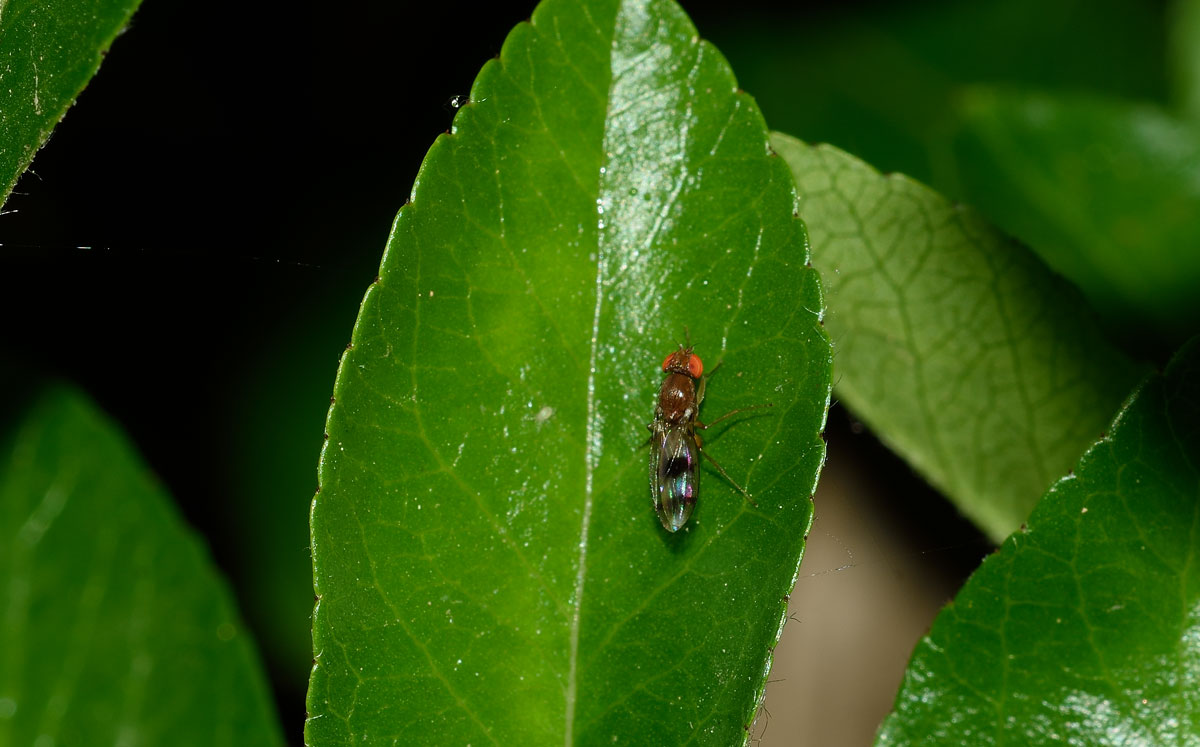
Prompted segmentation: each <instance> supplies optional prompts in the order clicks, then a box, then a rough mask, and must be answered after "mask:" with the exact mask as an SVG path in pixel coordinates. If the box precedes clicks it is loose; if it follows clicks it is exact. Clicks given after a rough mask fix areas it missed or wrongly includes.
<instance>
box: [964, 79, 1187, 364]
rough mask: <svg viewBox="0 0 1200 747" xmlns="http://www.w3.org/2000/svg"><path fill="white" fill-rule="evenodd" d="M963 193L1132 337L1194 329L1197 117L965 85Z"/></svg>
mask: <svg viewBox="0 0 1200 747" xmlns="http://www.w3.org/2000/svg"><path fill="white" fill-rule="evenodd" d="M961 114H962V122H961V127H962V131H961V132H960V134H959V137H958V142H957V149H958V152H959V154H960V158H959V163H960V169H961V174H960V176H961V179H962V186H963V189H964V192H965V194H966V195H968V197H969V198H970V199H971V200H972V202H974V203H975V204H977V205H978V206H979V207H980V208H981V209H982V210H984V211H985V212H986V213H988V214H989V215H990V216H991V217H992V218H993V219H994V220H995V221H996V222H997V223H998V224H999V225H1000V226H1002V227H1003V228H1004V229H1005V230H1007V231H1008V232H1010V233H1011V234H1012V235H1014V236H1016V237H1017V238H1019V239H1021V240H1022V241H1025V242H1027V243H1028V244H1029V245H1030V246H1031V247H1032V248H1033V249H1035V250H1036V251H1037V252H1038V253H1039V254H1041V256H1042V257H1043V258H1044V259H1045V260H1046V262H1047V263H1048V264H1049V265H1050V266H1051V267H1053V268H1054V269H1056V270H1058V271H1059V272H1061V273H1062V274H1064V275H1065V276H1067V278H1069V279H1070V280H1072V281H1073V282H1075V283H1076V284H1077V285H1078V286H1079V287H1080V288H1081V289H1082V290H1083V291H1084V293H1085V294H1087V295H1088V297H1089V298H1090V299H1091V300H1092V302H1093V304H1094V305H1095V306H1096V307H1097V309H1099V310H1101V311H1102V312H1103V313H1104V314H1105V315H1106V316H1109V317H1111V318H1113V319H1115V320H1123V321H1124V323H1125V324H1126V327H1127V328H1133V329H1136V333H1137V334H1138V335H1140V336H1145V335H1147V334H1151V335H1153V334H1155V330H1156V329H1157V336H1158V337H1159V338H1161V339H1163V340H1165V341H1168V342H1170V341H1179V340H1182V339H1186V337H1187V336H1188V335H1190V334H1191V333H1192V332H1194V331H1196V330H1197V328H1198V327H1200V295H1198V294H1197V293H1196V288H1197V287H1200V251H1197V248H1198V247H1200V220H1197V219H1196V216H1197V215H1200V178H1197V176H1196V165H1197V164H1198V163H1200V124H1196V123H1189V122H1184V121H1182V120H1178V119H1175V118H1173V117H1171V116H1170V115H1168V114H1166V113H1165V112H1163V111H1161V110H1159V109H1158V108H1156V107H1153V106H1150V105H1144V104H1129V103H1123V102H1117V101H1106V100H1101V99H1090V98H1084V97H1072V98H1067V97H1053V96H1048V95H1042V94H1034V93H1016V92H1001V91H992V90H987V89H975V90H973V91H972V92H971V93H970V95H967V96H965V97H964V99H963V104H962V109H961Z"/></svg>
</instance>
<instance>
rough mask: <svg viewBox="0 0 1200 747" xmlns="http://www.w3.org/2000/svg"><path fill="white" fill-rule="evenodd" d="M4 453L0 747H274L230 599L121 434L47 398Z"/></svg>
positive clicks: (68, 401) (268, 713)
mask: <svg viewBox="0 0 1200 747" xmlns="http://www.w3.org/2000/svg"><path fill="white" fill-rule="evenodd" d="M0 453H2V454H3V467H2V470H3V471H2V473H0V590H2V591H0V608H2V609H3V612H4V616H3V622H2V623H0V635H2V639H0V650H2V651H3V652H4V654H3V656H0V744H6V745H8V744H12V745H18V744H30V745H41V744H47V745H51V744H102V743H107V744H173V745H176V744H195V745H202V744H232V743H235V742H236V743H237V744H247V745H257V744H281V743H282V741H283V740H282V736H281V734H280V732H279V727H278V724H277V722H276V719H275V715H274V713H273V707H272V706H271V704H270V697H269V695H268V692H267V687H266V684H265V682H264V678H263V675H262V672H261V670H260V667H259V663H258V661H257V657H256V655H255V653H254V650H253V646H252V645H251V642H250V641H249V640H248V639H247V638H246V635H245V633H244V632H243V629H242V624H241V621H240V620H239V619H238V617H237V613H236V611H235V610H234V607H233V604H232V603H231V601H230V594H229V592H228V590H227V589H226V588H225V585H224V584H223V583H222V582H221V580H220V579H219V577H218V576H217V574H216V572H215V571H214V569H213V567H212V563H211V561H210V560H209V558H208V557H207V555H206V553H205V551H204V549H203V547H202V546H201V545H200V543H199V542H198V541H197V540H196V539H195V538H194V537H193V536H192V535H191V533H190V532H189V531H188V530H187V529H186V528H185V527H184V526H183V524H182V522H181V521H180V519H179V517H178V516H177V515H176V513H175V511H174V510H173V507H172V506H171V505H170V502H169V499H168V498H167V497H166V496H165V495H163V491H162V488H161V487H160V486H159V485H158V483H157V482H155V481H154V478H153V477H152V476H151V475H150V474H149V473H148V472H147V471H146V468H145V466H144V465H143V464H142V463H141V461H140V460H139V459H138V456H137V454H136V453H134V450H133V448H132V447H131V446H130V445H129V444H128V443H127V442H126V441H125V439H124V438H123V437H122V436H121V434H120V433H119V432H118V430H117V428H116V427H115V426H114V425H113V424H112V423H110V422H108V420H107V419H106V418H104V417H103V416H102V415H100V414H99V413H98V412H96V410H95V409H94V408H93V407H92V406H91V405H90V404H89V403H88V402H87V401H86V400H85V399H84V398H83V397H82V396H81V395H79V394H77V393H75V392H72V391H69V390H54V391H51V392H49V393H48V394H46V395H45V396H43V397H42V398H41V399H40V401H39V402H38V403H37V404H36V405H35V406H34V407H33V408H32V410H31V412H30V413H29V415H28V416H27V418H26V419H25V421H24V422H23V423H22V424H21V426H20V427H19V429H18V430H17V431H16V434H15V437H14V438H13V439H12V440H11V441H10V442H9V443H8V444H7V445H6V446H5V447H4V449H3V451H2V452H0Z"/></svg>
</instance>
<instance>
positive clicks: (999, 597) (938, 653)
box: [879, 343, 1200, 745]
mask: <svg viewBox="0 0 1200 747" xmlns="http://www.w3.org/2000/svg"><path fill="white" fill-rule="evenodd" d="M1198 550H1200V344H1195V343H1192V344H1189V345H1188V346H1187V347H1186V348H1185V349H1184V350H1183V351H1182V352H1181V353H1180V355H1179V356H1178V357H1177V358H1176V359H1175V361H1174V362H1173V363H1172V364H1171V366H1170V367H1169V368H1168V369H1167V371H1166V374H1165V376H1162V377H1160V376H1155V377H1153V378H1152V379H1150V381H1149V382H1148V383H1146V384H1145V385H1144V386H1143V387H1142V388H1141V390H1140V391H1139V392H1138V393H1137V394H1136V396H1134V397H1133V398H1132V399H1131V400H1130V402H1129V403H1128V404H1127V405H1126V407H1125V408H1124V409H1123V410H1122V411H1121V414H1120V415H1119V416H1118V417H1117V419H1116V421H1115V422H1114V423H1113V426H1112V430H1111V432H1110V434H1109V436H1108V437H1106V438H1105V439H1104V440H1102V441H1100V442H1099V443H1098V444H1096V445H1095V446H1094V447H1093V448H1092V449H1090V450H1089V451H1088V452H1087V454H1085V455H1084V457H1083V459H1081V460H1080V462H1079V466H1078V467H1077V468H1076V470H1075V474H1074V475H1072V476H1069V477H1067V478H1064V479H1063V480H1061V481H1059V482H1058V483H1057V484H1056V485H1055V486H1054V487H1053V488H1051V490H1050V492H1049V493H1047V494H1046V497H1045V498H1044V499H1043V500H1042V501H1041V503H1040V504H1038V507H1037V509H1036V510H1035V511H1034V512H1033V515H1032V516H1030V518H1029V528H1028V529H1027V530H1025V531H1022V532H1018V533H1016V534H1014V535H1013V536H1011V537H1009V538H1008V540H1006V541H1005V543H1004V546H1003V548H1002V549H1001V550H1000V552H998V553H996V554H995V555H992V556H991V557H989V558H988V559H987V560H985V561H984V563H983V565H982V566H981V567H980V569H979V570H978V571H976V572H975V574H974V575H973V576H972V577H971V579H970V580H969V581H968V582H967V585H966V586H965V587H964V588H963V590H962V591H961V592H960V593H959V595H958V597H957V599H955V601H954V603H953V604H951V605H950V606H949V607H947V608H946V609H945V610H943V611H942V613H941V614H940V615H939V616H938V618H937V620H936V621H935V622H934V625H933V629H932V630H931V631H930V634H929V636H928V637H926V638H925V639H924V640H923V641H922V642H921V643H920V644H919V645H918V646H917V650H916V652H915V653H914V654H913V658H912V662H911V663H910V665H909V668H908V672H907V674H906V675H905V679H904V686H903V687H902V689H901V690H900V694H899V696H898V697H897V699H896V710H895V711H894V712H893V713H892V715H891V716H889V717H888V719H887V720H886V721H885V722H884V724H883V727H882V729H881V731H880V735H879V742H880V743H881V744H916V743H920V744H966V743H969V744H979V745H990V744H1047V743H1049V742H1064V743H1067V744H1194V743H1195V742H1196V739H1197V737H1198V736H1200V564H1198V563H1197V562H1196V556H1197V551H1198Z"/></svg>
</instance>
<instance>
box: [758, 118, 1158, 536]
mask: <svg viewBox="0 0 1200 747" xmlns="http://www.w3.org/2000/svg"><path fill="white" fill-rule="evenodd" d="M772 143H773V145H774V146H775V149H776V150H777V151H778V152H779V153H780V155H782V156H783V158H784V160H786V161H787V162H788V164H789V165H790V166H791V167H792V172H793V174H795V176H796V183H797V185H798V188H799V190H800V194H801V214H802V215H803V216H804V217H805V220H806V221H807V222H808V225H809V226H810V227H811V230H812V240H813V262H814V263H815V264H816V266H817V268H818V269H819V270H820V271H821V274H822V276H823V277H824V278H825V282H826V288H827V294H828V303H829V315H828V318H827V320H826V325H827V327H828V329H829V334H830V337H831V338H832V339H833V341H834V347H835V349H836V351H837V373H836V379H837V382H838V383H837V396H838V398H839V399H840V400H842V401H843V402H845V403H846V404H847V405H848V406H849V407H850V409H852V410H853V411H854V412H855V413H856V414H857V415H858V416H859V417H861V418H862V419H863V420H864V422H866V423H867V424H868V425H870V426H871V429H872V430H873V431H875V433H877V434H878V435H879V437H880V438H881V439H882V440H883V441H884V442H886V443H887V444H888V445H889V446H890V447H891V448H892V449H893V450H895V451H896V452H897V453H898V454H900V455H901V456H902V457H904V458H905V459H906V460H907V461H908V462H909V463H910V464H912V465H913V466H914V467H915V468H916V469H917V470H918V471H919V472H920V473H921V474H922V475H924V476H925V478H926V479H928V480H929V481H930V482H931V483H932V484H933V485H934V486H935V487H937V488H938V489H939V490H941V491H942V492H943V493H945V494H946V496H947V497H949V498H950V499H951V500H953V501H954V503H955V504H956V505H957V506H958V507H959V509H960V510H961V511H962V512H963V513H964V514H966V515H967V516H969V517H970V518H971V519H972V520H974V521H975V523H976V524H978V525H979V526H980V527H981V528H982V529H984V530H985V531H986V532H987V533H988V534H989V535H991V536H992V537H993V538H994V539H996V541H1000V540H1001V539H1002V538H1003V537H1004V536H1006V535H1007V534H1008V533H1009V532H1011V531H1012V530H1014V529H1016V528H1017V526H1018V525H1019V524H1020V523H1021V522H1022V521H1023V520H1024V519H1025V517H1026V515H1027V514H1028V512H1029V510H1030V509H1031V508H1032V507H1033V505H1034V503H1035V502H1036V501H1037V499H1038V497H1039V496H1040V495H1041V494H1042V493H1043V492H1045V490H1046V488H1047V487H1048V486H1049V485H1050V484H1051V483H1052V482H1053V481H1054V480H1055V479H1056V477H1057V476H1059V475H1061V474H1062V473H1064V472H1066V471H1067V469H1068V468H1069V467H1070V466H1071V465H1072V464H1074V462H1075V459H1076V458H1078V456H1079V454H1080V453H1082V452H1083V450H1084V449H1085V448H1087V446H1088V444H1090V443H1091V442H1092V441H1094V440H1095V438H1096V437H1097V436H1098V435H1099V434H1100V432H1101V430H1102V429H1103V428H1104V426H1105V424H1106V423H1107V422H1108V420H1109V418H1111V417H1112V413H1113V412H1115V411H1116V409H1117V407H1118V406H1119V405H1120V403H1121V400H1122V398H1123V397H1124V396H1125V395H1126V393H1128V392H1129V390H1130V389H1131V388H1132V387H1133V385H1134V384H1135V383H1136V382H1137V379H1138V377H1139V376H1140V373H1141V369H1139V368H1138V367H1137V366H1135V365H1134V364H1133V363H1132V362H1130V361H1129V360H1127V359H1125V358H1124V357H1123V356H1122V355H1121V354H1120V353H1118V352H1117V351H1116V350H1114V349H1113V348H1112V347H1110V346H1109V345H1108V344H1107V343H1106V342H1105V341H1104V340H1103V339H1102V338H1101V337H1100V335H1099V333H1098V332H1097V329H1096V326H1095V324H1094V322H1093V320H1092V319H1091V317H1090V313H1089V312H1088V311H1087V310H1086V309H1085V308H1084V305H1083V304H1082V303H1081V302H1080V299H1079V298H1078V294H1077V293H1075V292H1074V291H1073V289H1072V288H1070V287H1068V286H1067V285H1066V284H1065V283H1063V282H1062V281H1061V280H1060V279H1058V278H1057V277H1055V276H1054V275H1052V274H1051V273H1050V272H1049V271H1047V270H1046V268H1045V267H1044V266H1042V265H1041V264H1040V263H1039V262H1038V261H1037V259H1036V258H1035V257H1034V256H1033V255H1032V254H1030V253H1029V252H1028V251H1026V250H1025V249H1024V248H1023V247H1021V246H1019V245H1017V244H1016V243H1014V242H1012V241H1011V240H1009V239H1007V238H1005V237H1004V236H1002V235H1001V234H999V233H998V232H997V231H996V230H995V229H993V228H992V227H991V226H989V225H987V223H985V222H984V221H983V220H981V219H980V218H979V217H978V216H977V215H976V214H975V213H974V212H972V211H971V210H967V209H963V208H960V207H956V206H954V205H951V204H950V203H949V202H947V201H946V200H945V199H943V198H942V197H941V196H939V195H938V194H937V193H935V192H933V191H932V190H930V189H928V188H927V187H925V186H924V185H922V184H919V183H917V182H914V181H912V180H911V179H908V178H907V177H904V176H899V175H894V176H887V177H885V176H881V175H880V174H879V173H878V172H876V171H875V170H874V169H872V168H871V167H870V166H868V165H866V164H864V163H863V162H861V161H859V160H857V159H855V158H853V157H851V156H848V155H846V154H845V153H842V152H841V151H839V150H836V149H834V148H831V147H828V146H820V147H815V148H814V147H810V146H808V145H805V144H804V143H802V142H800V141H799V140H796V139H794V138H791V137H788V136H787V135H782V134H778V133H776V134H775V135H773V137H772Z"/></svg>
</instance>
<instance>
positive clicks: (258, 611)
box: [226, 272, 362, 692]
mask: <svg viewBox="0 0 1200 747" xmlns="http://www.w3.org/2000/svg"><path fill="white" fill-rule="evenodd" d="M332 275H335V273H330V272H326V273H325V277H326V279H327V281H328V283H329V286H334V285H336V280H330V276H332ZM358 280H359V282H358V283H357V284H356V291H355V294H354V297H352V298H340V299H338V300H341V301H342V303H341V304H334V303H330V302H329V299H328V298H327V297H322V296H321V294H319V293H311V294H309V295H308V296H307V298H306V304H305V308H304V309H301V310H297V311H296V313H291V314H289V313H287V311H288V310H286V309H281V310H280V311H281V313H280V318H279V320H278V325H277V327H276V329H275V330H273V334H269V335H267V336H265V337H264V339H263V342H262V344H261V345H260V346H259V349H258V350H257V351H255V355H254V358H253V359H252V360H248V361H247V365H246V366H245V368H244V372H245V375H244V376H242V377H240V379H239V382H238V383H239V385H240V386H241V391H240V392H239V396H237V397H234V398H230V403H229V404H230V408H229V412H228V417H229V418H230V419H231V420H233V422H235V423H236V424H237V425H236V427H235V428H233V429H231V433H230V437H229V439H228V443H227V445H228V450H227V452H226V456H227V460H228V461H227V463H228V464H229V465H230V466H231V467H232V475H231V476H230V479H229V484H230V490H231V491H232V492H233V496H232V500H231V503H232V504H233V505H235V506H237V507H238V515H239V517H240V518H241V519H242V521H241V522H240V523H239V524H240V525H239V526H238V527H235V528H234V529H235V532H236V533H237V535H238V539H239V541H238V543H237V544H238V545H239V551H240V553H241V555H242V558H243V560H242V562H241V563H240V564H239V565H240V566H241V571H240V573H239V574H238V575H239V576H240V577H241V578H243V579H244V581H243V582H241V583H239V585H238V586H239V593H240V597H241V605H242V609H243V610H244V611H245V615H246V619H247V621H248V622H249V623H250V624H251V625H252V626H253V627H254V629H255V631H256V633H257V635H258V639H259V640H260V641H261V646H262V649H263V653H264V654H265V655H266V656H267V657H268V659H269V661H270V662H271V665H272V667H273V668H274V669H275V670H277V671H283V672H285V673H286V675H287V679H288V681H289V682H290V683H292V684H294V685H295V687H296V689H297V691H298V692H303V691H304V688H305V685H306V683H307V681H308V672H309V669H310V668H311V666H312V620H311V615H312V601H313V597H312V590H313V576H312V557H311V555H310V554H309V550H308V512H307V510H306V509H307V507H308V506H309V505H310V503H311V501H312V491H313V486H314V482H315V479H316V475H315V474H314V471H313V468H314V467H315V465H316V461H317V455H318V453H319V452H320V448H321V430H320V426H319V424H320V423H321V420H322V417H323V415H324V414H325V413H327V412H328V410H329V399H328V396H329V374H330V373H331V371H333V369H334V366H336V364H337V357H336V356H337V354H338V353H339V352H341V351H342V350H344V349H345V346H346V337H347V330H346V327H347V322H348V321H349V320H348V319H347V318H346V317H347V314H348V313H353V309H354V308H355V307H354V304H355V301H357V300H358V298H361V291H362V288H361V278H358ZM340 290H341V289H340V288H339V289H338V291H340ZM326 291H327V292H328V288H327V289H326ZM334 294H335V295H341V296H345V295H346V294H345V293H339V292H337V291H334ZM318 313H319V314H321V316H320V317H318V316H317V315H318ZM264 527H269V529H270V531H266V530H264Z"/></svg>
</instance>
